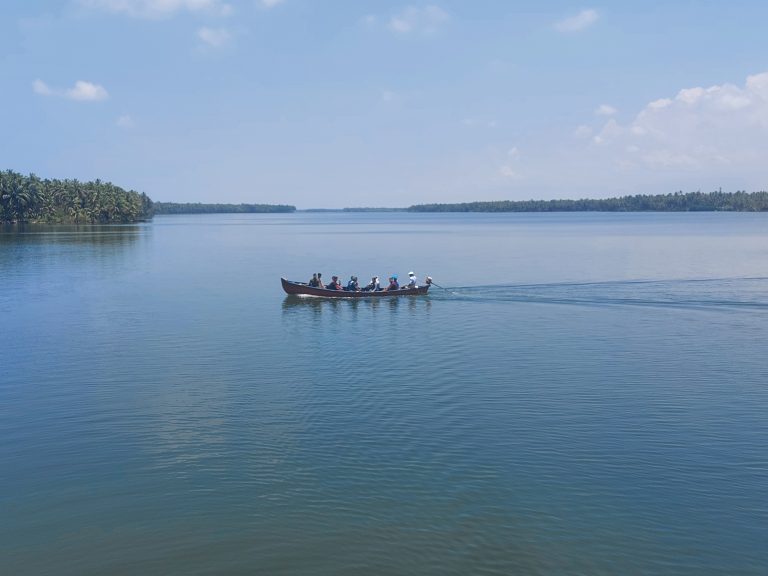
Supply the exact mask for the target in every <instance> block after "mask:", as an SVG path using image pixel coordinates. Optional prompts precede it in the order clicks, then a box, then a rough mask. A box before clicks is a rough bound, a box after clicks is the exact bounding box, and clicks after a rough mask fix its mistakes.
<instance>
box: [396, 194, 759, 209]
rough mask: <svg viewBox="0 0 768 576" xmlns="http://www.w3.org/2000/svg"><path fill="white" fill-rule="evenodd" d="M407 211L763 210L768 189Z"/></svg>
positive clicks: (507, 202)
mask: <svg viewBox="0 0 768 576" xmlns="http://www.w3.org/2000/svg"><path fill="white" fill-rule="evenodd" d="M407 211H408V212H766V211H768V192H765V191H762V192H749V193H748V192H743V191H737V192H722V191H717V192H675V193H673V194H657V195H647V194H638V195H635V196H622V197H620V198H604V199H594V200H593V199H588V198H584V199H581V200H498V201H494V202H463V203H460V204H417V205H414V206H411V207H409V208H407Z"/></svg>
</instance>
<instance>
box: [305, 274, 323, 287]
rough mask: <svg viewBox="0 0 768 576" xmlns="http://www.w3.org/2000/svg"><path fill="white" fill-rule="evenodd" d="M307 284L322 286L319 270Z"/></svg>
mask: <svg viewBox="0 0 768 576" xmlns="http://www.w3.org/2000/svg"><path fill="white" fill-rule="evenodd" d="M307 284H308V285H309V286H311V287H312V288H320V280H318V279H317V272H315V273H314V274H312V280H310V281H309V282H307Z"/></svg>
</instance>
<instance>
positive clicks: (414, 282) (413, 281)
mask: <svg viewBox="0 0 768 576" xmlns="http://www.w3.org/2000/svg"><path fill="white" fill-rule="evenodd" d="M405 287H406V288H418V287H419V281H418V279H417V278H416V274H414V273H413V272H408V284H406V285H405Z"/></svg>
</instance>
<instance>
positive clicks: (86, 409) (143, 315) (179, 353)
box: [0, 214, 768, 575]
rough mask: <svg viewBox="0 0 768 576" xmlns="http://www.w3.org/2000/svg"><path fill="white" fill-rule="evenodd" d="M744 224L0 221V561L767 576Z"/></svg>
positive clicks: (622, 218) (669, 219)
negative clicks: (344, 290) (314, 290)
mask: <svg viewBox="0 0 768 576" xmlns="http://www.w3.org/2000/svg"><path fill="white" fill-rule="evenodd" d="M767 225H768V214H549V215H547V214H534V215H526V214H498V215H497V214H487V215H482V214H479V215H471V214H470V215H467V214H461V215H457V214H444V215H430V214H423V215H415V214H291V215H263V216H262V215H215V216H190V217H186V216H167V217H157V218H156V219H155V221H154V222H153V223H150V224H142V225H138V226H116V227H84V226H80V227H77V228H75V227H66V226H65V227H35V226H32V227H27V228H24V229H23V230H18V229H15V228H4V229H2V232H0V276H1V279H2V283H1V284H0V313H1V314H2V322H1V323H0V333H1V334H2V342H3V346H2V352H1V353H0V572H2V573H3V574H19V575H21V574H35V575H39V574H56V575H61V574H73V575H74V574H77V575H82V574H107V573H108V574H116V575H120V574H138V573H140V574H150V575H151V574H158V575H160V574H163V575H165V574H253V573H263V574H277V573H284V574H312V575H316V574H329V575H330V574H333V575H336V574H341V575H343V574H382V575H383V574H398V575H399V574H469V573H472V574H515V573H521V574H523V573H524V574H566V573H567V574H622V573H623V574H654V573H655V574H691V575H694V574H695V575H706V574H725V573H728V574H737V573H738V574H765V570H766V566H768V547H766V545H765V543H766V541H768V504H767V503H768V420H767V419H766V417H765V414H766V413H767V411H768V387H767V385H766V382H768V360H766V356H765V352H766V349H767V346H766V345H767V344H768V264H767V263H768V226H767ZM410 269H414V270H416V272H417V273H418V274H419V275H420V276H421V277H423V276H424V275H425V274H429V275H431V276H433V277H434V279H435V281H436V282H437V283H438V284H440V285H441V286H444V287H446V288H448V289H449V290H441V289H438V288H433V289H432V290H431V291H430V294H429V296H427V297H423V298H403V299H392V300H381V301H375V302H366V301H355V302H343V301H342V302H339V301H320V300H307V299H298V298H293V297H286V296H285V295H284V294H283V293H282V292H281V290H280V285H279V277H280V276H286V277H288V278H291V279H298V280H306V279H308V278H309V276H310V275H311V273H312V272H314V271H318V270H319V271H322V272H323V273H324V276H326V277H330V275H331V274H340V275H345V276H346V277H348V275H349V274H352V273H354V274H357V275H358V276H360V278H361V280H363V279H367V278H369V277H370V276H371V275H373V274H377V275H379V276H388V275H389V274H391V273H393V272H394V273H399V274H400V275H401V277H403V276H404V275H405V273H407V272H408V270H410ZM345 279H346V278H345Z"/></svg>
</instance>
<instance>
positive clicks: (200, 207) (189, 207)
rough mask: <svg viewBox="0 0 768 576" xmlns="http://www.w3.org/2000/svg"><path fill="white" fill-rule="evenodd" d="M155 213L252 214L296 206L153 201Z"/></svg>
mask: <svg viewBox="0 0 768 576" xmlns="http://www.w3.org/2000/svg"><path fill="white" fill-rule="evenodd" d="M154 206H155V214H254V213H264V214H267V213H277V212H295V211H296V206H289V205H285V204H201V203H179V202H155V203H154Z"/></svg>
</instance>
